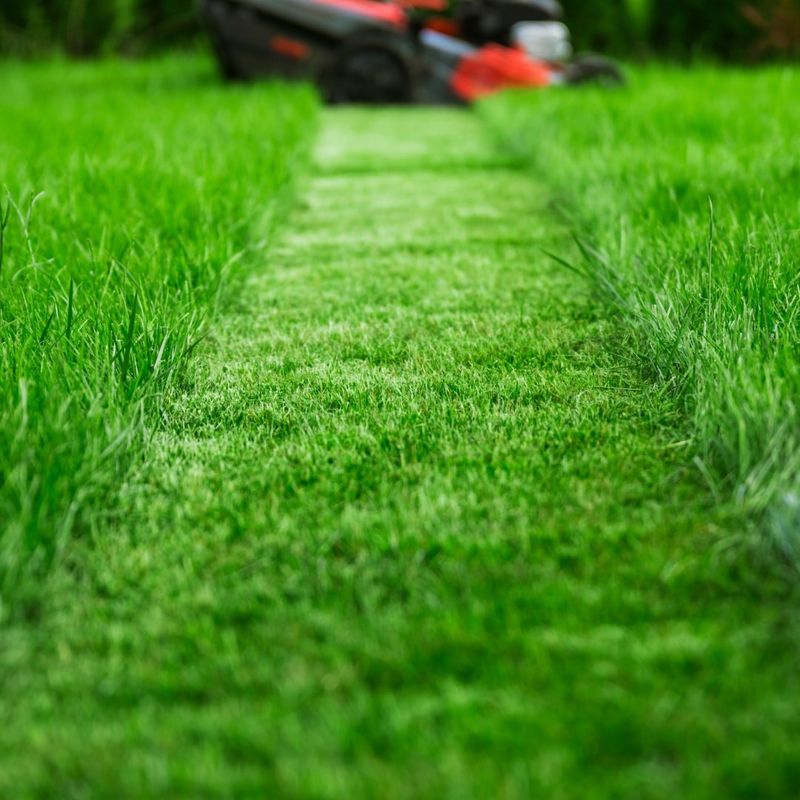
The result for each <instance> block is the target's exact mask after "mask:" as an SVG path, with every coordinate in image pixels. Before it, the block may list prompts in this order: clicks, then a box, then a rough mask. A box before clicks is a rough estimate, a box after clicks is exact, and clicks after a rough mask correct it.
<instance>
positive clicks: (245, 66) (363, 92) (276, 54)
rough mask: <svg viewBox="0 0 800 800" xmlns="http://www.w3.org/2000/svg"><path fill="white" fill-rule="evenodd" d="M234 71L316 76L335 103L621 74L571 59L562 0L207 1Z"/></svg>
mask: <svg viewBox="0 0 800 800" xmlns="http://www.w3.org/2000/svg"><path fill="white" fill-rule="evenodd" d="M202 7H203V11H204V16H205V18H206V20H207V22H208V25H209V29H210V31H211V36H212V39H213V43H214V47H215V51H216V54H217V57H218V59H219V63H220V67H221V70H222V72H223V74H224V75H225V77H227V78H229V79H232V80H237V79H251V78H258V77H264V76H280V77H284V78H298V79H311V80H314V81H316V83H317V84H318V86H319V87H320V89H321V91H322V94H323V96H324V97H325V99H326V100H328V101H329V102H332V103H448V102H450V103H470V102H472V101H474V100H477V99H478V98H480V97H483V96H485V95H487V94H491V93H493V92H496V91H499V90H500V89H505V88H508V87H512V86H518V87H522V86H527V87H545V86H553V85H559V84H576V83H586V82H589V81H599V82H604V83H609V84H614V83H621V82H622V81H623V76H622V74H621V72H620V70H619V68H618V67H617V66H616V65H615V64H614V63H613V62H611V61H609V60H607V59H605V58H602V57H600V56H593V55H591V56H579V57H576V58H572V47H571V44H570V37H569V31H568V30H567V28H566V26H565V25H564V24H563V22H562V21H561V20H562V16H563V14H562V9H561V6H560V4H559V3H558V2H556V0H460V2H459V1H458V0H455V3H454V4H453V5H452V6H451V4H450V3H449V2H448V0H407V1H406V2H402V1H401V0H394V1H393V2H391V1H387V2H381V1H380V0H202Z"/></svg>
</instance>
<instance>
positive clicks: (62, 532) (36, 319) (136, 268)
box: [0, 59, 315, 618]
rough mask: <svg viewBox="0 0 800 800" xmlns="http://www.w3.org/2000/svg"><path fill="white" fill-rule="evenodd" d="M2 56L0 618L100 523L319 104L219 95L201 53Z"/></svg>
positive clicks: (283, 92) (300, 150) (292, 94)
mask: <svg viewBox="0 0 800 800" xmlns="http://www.w3.org/2000/svg"><path fill="white" fill-rule="evenodd" d="M0 70H1V71H2V72H1V73H0V81H1V82H2V87H3V88H2V97H1V98H0V118H2V135H0V186H2V191H3V195H2V196H0V219H2V221H3V223H4V224H3V237H2V246H1V247H0V335H1V336H2V338H0V381H2V385H1V388H2V391H0V453H3V454H4V461H3V463H2V466H1V467H0V469H1V470H2V471H0V519H2V520H3V521H4V525H3V530H2V532H0V592H1V595H0V596H2V600H0V618H3V617H6V616H8V614H9V613H14V612H13V610H12V608H11V606H13V605H14V604H16V606H17V611H22V612H23V613H34V612H35V607H36V605H37V602H38V597H39V595H40V594H41V584H40V580H41V578H42V576H43V575H44V574H46V572H47V571H48V569H49V566H50V565H51V564H52V562H53V560H54V559H57V558H58V557H60V555H62V554H63V552H64V551H65V549H66V550H68V548H69V541H70V540H71V539H72V537H73V536H74V535H75V533H76V532H80V531H83V532H87V531H89V530H91V529H94V528H95V527H96V525H101V526H102V525H103V524H104V523H103V521H102V520H101V519H100V518H101V517H102V516H103V515H104V514H105V513H106V512H107V511H108V510H109V509H110V508H112V507H113V506H114V503H115V500H114V496H115V494H116V492H117V490H118V488H119V483H120V481H121V480H122V477H123V476H124V474H125V470H126V468H127V466H128V465H129V464H130V460H131V457H132V454H133V453H134V452H136V451H137V450H139V449H140V448H141V447H142V446H143V440H142V436H143V433H144V431H145V430H146V427H147V425H148V423H149V422H150V421H152V419H153V415H154V414H156V413H157V406H158V404H159V397H160V394H161V392H163V390H164V388H165V387H166V386H168V385H169V383H170V381H171V380H172V379H173V378H174V375H175V371H176V369H178V368H179V366H180V364H181V363H182V361H183V360H184V358H185V356H187V355H188V354H189V353H190V352H191V351H192V350H193V348H194V347H195V345H196V343H197V341H198V337H199V336H200V334H201V328H202V323H203V320H204V319H205V318H206V317H207V315H208V313H209V312H210V311H212V310H213V309H214V307H215V306H216V304H217V302H218V298H219V297H220V295H221V292H222V291H223V290H224V287H225V286H226V285H227V284H228V283H230V282H231V280H232V279H234V278H235V276H236V274H237V272H238V270H239V269H240V267H241V264H242V262H243V261H246V259H247V257H248V253H249V252H250V251H252V250H254V249H255V250H258V249H259V247H260V244H261V239H262V238H263V237H264V235H265V234H266V232H267V231H268V219H269V217H270V216H271V215H274V214H275V213H276V211H277V210H278V209H279V207H280V203H281V201H282V198H283V197H284V196H285V194H286V192H285V188H286V186H287V184H288V183H289V182H290V179H291V175H292V172H293V169H294V167H295V165H296V164H297V163H298V162H299V161H302V157H303V155H304V153H305V144H306V142H307V141H308V139H309V136H310V135H311V134H313V127H314V113H315V105H314V101H313V98H312V95H311V93H310V92H309V91H305V90H303V89H300V90H290V89H288V88H286V87H277V86H273V87H268V88H266V89H260V90H257V91H248V90H240V91H233V90H230V91H229V90H224V89H222V88H220V86H219V84H218V81H217V80H216V76H215V74H214V71H213V69H212V67H211V65H210V64H208V63H206V62H205V61H203V62H196V63H193V62H190V63H187V61H186V60H185V59H171V60H170V59H167V60H164V61H161V62H158V63H154V64H151V65H147V66H132V65H125V64H111V63H109V64H107V65H103V66H101V67H97V66H89V65H86V66H68V65H66V64H60V63H56V64H46V65H40V66H16V65H14V64H7V65H0ZM23 595H24V597H23ZM26 604H27V605H28V606H29V607H28V608H23V607H22V606H24V605H26Z"/></svg>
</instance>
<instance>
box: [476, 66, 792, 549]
mask: <svg viewBox="0 0 800 800" xmlns="http://www.w3.org/2000/svg"><path fill="white" fill-rule="evenodd" d="M798 96H800V71H798V70H797V69H792V68H774V69H770V70H763V71H751V72H746V71H728V72H725V71H717V70H714V69H700V70H692V71H683V72H680V71H676V70H664V69H657V68H653V69H649V70H646V71H644V70H640V71H637V72H635V73H634V74H633V75H632V77H631V81H630V86H629V87H628V89H626V90H624V91H620V92H611V93H609V92H604V91H598V90H587V91H565V92H552V93H540V94H521V93H516V94H508V95H505V96H503V97H500V98H496V99H494V100H492V101H490V102H488V103H487V104H485V105H484V106H483V108H482V112H483V113H484V114H485V115H486V117H487V118H488V119H489V121H490V122H491V124H492V125H493V126H494V127H495V129H496V130H497V131H498V134H499V135H501V136H502V138H503V139H504V141H505V142H506V144H507V145H509V146H511V147H513V148H514V149H515V151H517V152H518V153H519V154H520V155H522V156H523V157H525V158H527V159H528V160H529V162H530V163H531V166H532V168H533V169H535V170H536V171H538V172H539V173H540V174H541V175H542V176H543V177H545V179H546V180H548V181H550V182H551V183H552V184H553V185H554V186H555V187H557V190H558V193H559V198H560V203H561V205H562V208H563V209H564V210H565V212H566V213H567V214H568V215H569V217H570V218H571V220H572V224H573V226H574V230H575V233H576V236H577V237H578V239H579V241H580V243H581V247H582V250H583V254H582V256H581V257H580V263H577V262H576V261H575V260H574V259H573V263H572V266H574V267H576V268H577V269H578V270H579V271H581V272H583V273H584V274H586V275H588V276H589V277H590V279H592V280H593V281H594V283H595V286H596V287H597V288H598V289H599V290H600V293H601V294H602V296H604V297H605V299H606V300H607V301H609V302H611V303H612V304H613V305H614V306H615V307H616V308H617V309H619V311H620V312H621V313H622V314H623V315H624V317H625V318H626V319H627V321H628V323H629V324H630V325H631V326H632V328H633V330H634V331H635V334H636V335H635V339H634V342H635V352H634V353H633V355H634V357H635V358H636V359H637V360H638V361H639V362H640V364H641V365H642V367H643V368H645V369H646V370H648V371H650V372H651V373H652V375H653V376H654V378H655V379H656V382H657V383H658V384H659V385H661V386H662V387H663V386H667V387H669V388H670V390H671V391H674V392H676V393H677V394H678V395H679V397H680V398H681V399H682V400H683V402H684V407H685V410H686V414H687V418H688V419H689V421H690V424H689V430H690V432H691V441H690V442H689V443H688V448H689V449H688V450H687V452H689V453H691V454H692V455H693V457H694V459H695V461H696V463H697V464H698V466H699V468H700V469H702V470H703V472H704V474H705V475H706V477H707V478H708V480H709V481H710V483H711V485H712V488H713V491H714V492H715V493H716V495H717V497H718V499H720V500H721V501H729V500H732V501H733V502H734V503H735V504H736V505H737V506H738V507H739V508H740V509H742V510H744V511H745V513H746V514H747V515H748V516H749V517H750V519H752V520H753V521H754V522H755V523H756V528H757V531H758V532H759V535H758V537H757V539H758V542H759V545H760V546H765V547H766V548H767V549H768V550H769V551H771V552H772V553H775V552H777V553H778V554H779V555H780V557H781V558H783V559H786V560H788V561H789V562H791V563H794V564H797V563H798V560H800V409H798V402H800V106H798V104H797V97H798ZM569 258H572V257H571V256H570V257H569Z"/></svg>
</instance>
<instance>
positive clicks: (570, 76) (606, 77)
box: [567, 53, 625, 86]
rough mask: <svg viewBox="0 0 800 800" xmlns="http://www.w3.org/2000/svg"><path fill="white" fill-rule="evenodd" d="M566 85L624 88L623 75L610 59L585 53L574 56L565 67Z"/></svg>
mask: <svg viewBox="0 0 800 800" xmlns="http://www.w3.org/2000/svg"><path fill="white" fill-rule="evenodd" d="M567 83H569V84H570V85H572V86H582V85H585V84H599V85H601V86H624V85H625V75H624V74H623V72H622V70H621V69H620V68H619V67H618V66H617V65H616V64H615V63H614V62H613V61H611V60H610V59H608V58H604V57H603V56H596V55H593V54H591V53H587V54H585V55H579V56H576V57H575V59H574V60H573V61H572V63H570V64H569V65H568V66H567Z"/></svg>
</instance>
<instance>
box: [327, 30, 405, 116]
mask: <svg viewBox="0 0 800 800" xmlns="http://www.w3.org/2000/svg"><path fill="white" fill-rule="evenodd" d="M326 84H327V91H326V96H327V100H328V102H330V103H380V104H396V103H407V102H409V100H410V99H411V73H410V70H409V68H408V65H407V62H406V59H405V58H404V57H403V54H402V52H400V50H399V49H398V48H397V47H395V46H394V43H393V42H392V41H391V40H389V39H388V37H386V38H384V37H382V36H369V37H363V38H359V39H358V40H357V41H354V42H351V43H349V44H345V46H344V47H343V48H342V49H341V51H340V52H339V53H338V54H337V56H336V59H335V62H334V64H333V68H332V69H331V71H330V73H329V75H328V78H327V81H326Z"/></svg>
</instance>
